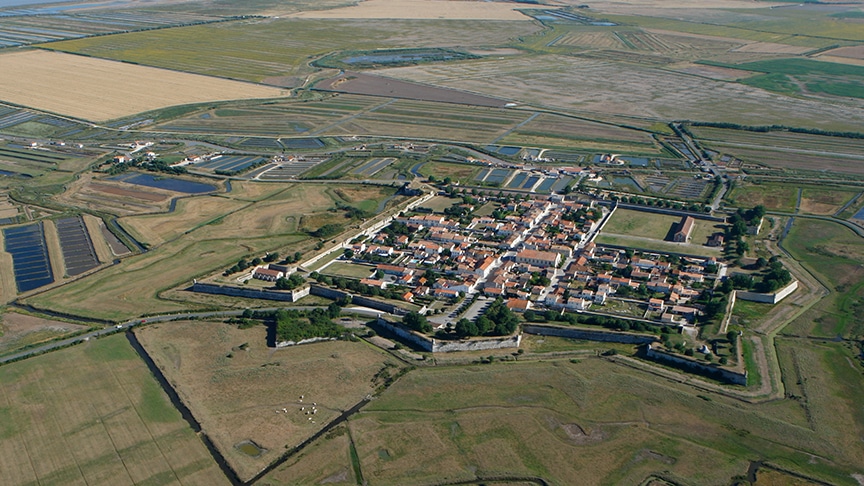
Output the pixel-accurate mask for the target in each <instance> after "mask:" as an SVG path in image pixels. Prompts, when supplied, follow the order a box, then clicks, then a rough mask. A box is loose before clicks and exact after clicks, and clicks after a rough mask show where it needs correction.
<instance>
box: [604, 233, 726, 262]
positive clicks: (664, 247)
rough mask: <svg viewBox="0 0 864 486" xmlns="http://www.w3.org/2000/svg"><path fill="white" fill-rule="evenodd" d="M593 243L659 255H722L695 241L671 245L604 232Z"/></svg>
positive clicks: (720, 252)
mask: <svg viewBox="0 0 864 486" xmlns="http://www.w3.org/2000/svg"><path fill="white" fill-rule="evenodd" d="M595 242H596V243H597V244H598V245H615V246H622V247H626V248H634V249H639V250H645V251H656V252H661V253H684V254H687V255H697V256H706V257H711V256H713V257H720V256H721V255H722V254H723V252H722V251H721V250H720V249H719V248H716V247H710V246H705V245H703V244H701V243H699V242H696V241H693V242H691V243H673V242H671V241H663V240H658V239H654V238H649V237H640V236H628V235H619V234H613V233H608V232H606V231H604V232H602V233H600V235H599V236H598V237H597V239H596V240H595Z"/></svg>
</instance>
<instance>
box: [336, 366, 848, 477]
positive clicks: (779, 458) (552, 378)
mask: <svg viewBox="0 0 864 486" xmlns="http://www.w3.org/2000/svg"><path fill="white" fill-rule="evenodd" d="M826 369H828V370H830V371H829V373H826V376H825V379H824V381H825V382H826V383H831V382H832V380H833V379H834V377H835V373H837V372H839V370H838V371H835V370H833V368H831V367H828V368H826ZM855 379H857V380H858V381H859V382H860V377H856V378H855ZM489 384H494V386H489ZM847 384H848V383H846V382H844V384H843V386H846V385H847ZM828 386H829V387H833V386H834V385H828ZM829 389H833V388H829ZM621 390H627V393H626V394H622V393H621ZM826 398H827V396H826ZM830 402H831V400H830V399H823V400H820V401H818V402H815V403H813V404H812V408H813V409H814V410H816V409H818V413H820V414H824V415H823V417H824V418H825V420H821V421H820V423H819V428H816V429H812V428H810V427H808V425H807V416H806V414H805V412H804V410H802V409H801V408H800V406H799V405H798V404H797V403H795V402H793V401H791V400H787V401H781V402H776V403H769V404H764V405H742V404H741V403H736V402H735V401H731V400H729V399H727V398H725V397H722V396H719V395H714V394H711V393H708V394H706V395H705V396H704V397H697V396H694V393H693V391H692V389H690V388H688V387H686V386H682V385H680V384H677V383H671V382H667V381H665V380H659V379H656V378H653V377H652V376H651V375H648V374H645V373H643V372H640V371H635V370H632V369H629V368H624V367H621V366H619V365H615V364H612V363H609V362H606V361H602V360H598V359H593V358H587V359H583V360H580V362H578V363H571V362H568V361H547V362H525V363H518V362H517V363H501V364H493V365H487V366H481V367H467V368H464V367H463V368H455V367H446V368H428V369H427V368H424V369H420V370H415V371H413V372H411V373H410V374H408V375H407V376H406V377H404V378H402V379H401V380H400V381H399V382H397V383H396V384H395V385H394V386H392V387H391V388H390V389H389V390H388V391H387V392H385V393H384V395H383V396H382V397H381V398H380V399H378V400H376V401H374V402H372V403H371V404H370V405H369V406H367V407H366V408H364V409H363V410H362V411H361V412H360V413H359V414H358V415H357V416H355V417H353V418H352V419H351V420H350V421H349V423H350V429H351V435H352V437H353V438H354V440H355V444H356V448H357V452H358V456H359V460H360V463H361V465H362V471H363V477H364V478H365V479H367V480H369V481H374V482H375V483H376V484H397V483H398V482H399V481H400V480H401V481H403V482H404V481H405V480H406V479H407V480H409V481H412V482H426V481H428V480H431V478H435V479H436V480H442V479H443V480H447V481H458V480H468V479H473V478H475V477H476V476H481V477H482V476H492V475H513V476H541V477H544V478H545V479H547V480H549V481H550V482H551V484H609V483H615V484H622V483H626V484H638V483H639V482H640V481H641V480H643V479H644V478H645V477H646V476H648V475H649V474H651V473H656V472H660V471H666V472H668V474H670V475H671V476H672V477H675V478H678V479H679V480H681V481H687V482H691V483H697V484H723V483H725V482H727V481H728V480H729V479H730V478H731V477H732V476H735V475H739V474H744V473H745V472H746V469H747V458H752V457H754V456H755V457H759V458H762V459H766V460H768V461H770V462H772V463H775V464H778V465H781V466H783V467H787V468H790V469H792V470H795V471H800V472H803V473H806V474H810V475H813V476H816V477H819V478H823V479H826V480H830V481H832V482H837V483H838V484H855V482H854V479H852V478H851V477H850V476H849V475H848V474H849V472H851V471H852V470H853V469H854V467H855V464H857V463H859V462H860V460H861V458H862V457H864V450H862V449H864V448H862V446H861V445H860V444H855V443H854V442H855V440H856V439H855V437H857V433H856V432H855V430H860V425H856V426H855V427H854V428H851V430H850V428H847V427H846V426H844V425H843V419H845V420H850V419H851V417H852V416H853V415H854V414H855V412H854V409H853V408H850V405H851V404H852V403H854V402H852V401H850V400H846V399H844V406H843V407H842V408H840V409H839V412H838V413H839V415H838V416H837V417H836V418H831V417H829V416H830V415H831V411H832V410H833V408H832V405H831V403H830ZM418 438H422V439H421V440H418ZM835 441H839V443H840V444H843V446H842V447H838V446H837V445H835ZM814 457H815V458H816V459H814ZM829 478H830V479H829Z"/></svg>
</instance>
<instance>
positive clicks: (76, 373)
mask: <svg viewBox="0 0 864 486" xmlns="http://www.w3.org/2000/svg"><path fill="white" fill-rule="evenodd" d="M0 384H2V388H3V393H2V395H0V397H2V399H0V400H2V401H0V416H2V417H3V420H2V425H0V451H2V455H0V468H2V470H3V483H4V484H9V485H25V484H97V483H98V484H109V483H110V484H118V485H121V484H130V485H131V484H168V483H176V484H226V485H227V484H229V483H228V481H227V480H226V479H225V476H224V475H223V474H222V472H221V471H220V470H219V468H218V466H217V465H216V463H215V462H214V461H213V459H212V458H211V456H210V454H209V453H208V452H207V449H206V448H205V447H204V445H203V443H202V442H201V440H200V439H199V438H198V437H197V436H196V435H195V433H194V432H193V431H192V429H191V428H190V427H189V425H188V424H187V423H186V422H185V421H184V420H183V419H182V418H181V417H180V413H179V412H177V410H176V409H175V408H174V407H173V406H172V405H171V403H170V401H169V400H168V397H167V396H166V395H165V393H164V392H163V391H162V390H161V388H160V387H159V385H158V384H157V383H156V380H155V379H154V378H153V376H152V375H151V374H150V372H149V371H148V370H147V367H146V366H145V364H144V363H143V362H142V361H141V360H140V359H139V357H138V355H137V354H135V352H134V351H133V350H132V347H131V346H130V345H129V343H128V342H127V341H126V338H125V337H124V336H123V335H115V336H111V337H107V338H103V339H99V340H94V341H90V342H88V343H85V344H81V345H78V346H75V347H74V348H70V349H66V350H62V351H57V352H54V353H51V354H48V355H44V356H39V357H36V358H31V359H28V360H27V361H24V362H21V363H15V364H11V365H7V366H3V367H0Z"/></svg>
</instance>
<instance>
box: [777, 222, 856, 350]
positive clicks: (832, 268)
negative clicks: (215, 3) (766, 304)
mask: <svg viewBox="0 0 864 486" xmlns="http://www.w3.org/2000/svg"><path fill="white" fill-rule="evenodd" d="M784 246H785V247H786V248H787V249H788V250H789V252H790V253H791V254H792V256H793V257H794V258H795V259H796V260H798V261H800V262H801V264H802V265H803V266H804V267H805V268H807V270H808V271H810V272H811V273H813V274H814V275H816V276H817V277H818V278H819V280H820V281H821V282H823V283H824V284H826V285H827V286H828V287H829V288H830V289H831V290H832V293H831V294H830V295H829V296H827V297H825V298H824V299H822V300H821V301H820V302H818V303H817V304H816V305H815V306H814V307H813V308H811V309H809V310H808V311H807V312H805V313H803V314H802V315H801V316H800V317H799V318H798V319H796V320H795V321H794V322H793V323H792V324H791V325H790V326H789V327H787V328H786V329H785V330H784V332H785V333H788V334H793V335H803V336H807V335H815V336H819V337H828V338H831V337H835V336H844V337H848V338H857V337H860V336H862V335H864V323H862V320H861V318H860V316H861V312H862V311H864V307H862V302H864V245H862V244H861V238H860V237H859V236H857V235H856V234H854V233H853V232H852V231H850V230H849V229H847V228H845V227H843V226H840V225H839V224H836V223H831V222H828V221H818V220H810V219H802V218H798V219H796V220H795V223H794V225H793V226H792V230H791V231H790V232H789V236H788V237H787V240H786V241H785V243H784Z"/></svg>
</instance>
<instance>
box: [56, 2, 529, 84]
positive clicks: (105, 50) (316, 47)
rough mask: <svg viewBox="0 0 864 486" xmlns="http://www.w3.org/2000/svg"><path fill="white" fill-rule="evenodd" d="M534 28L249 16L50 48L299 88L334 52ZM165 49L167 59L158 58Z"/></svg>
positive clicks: (459, 40) (442, 43)
mask: <svg viewBox="0 0 864 486" xmlns="http://www.w3.org/2000/svg"><path fill="white" fill-rule="evenodd" d="M536 30H538V27H537V26H536V25H534V24H533V23H531V22H521V21H498V22H483V23H478V22H476V21H470V20H441V21H437V22H434V23H433V22H428V21H423V20H377V19H376V20H363V19H356V20H350V19H346V20H320V19H280V18H267V19H249V20H245V21H239V22H225V23H219V24H211V25H206V26H204V25H202V26H190V27H182V28H175V29H163V30H154V31H149V32H136V33H131V34H124V35H115V36H109V37H101V38H100V37H91V38H88V39H79V40H73V41H64V42H59V43H51V44H50V47H51V49H57V50H62V51H68V52H76V53H81V54H87V55H91V56H95V57H105V58H109V59H116V60H125V61H133V62H136V63H139V64H144V65H150V66H156V67H164V68H168V69H176V70H178V71H186V72H193V73H198V74H207V75H213V76H222V77H228V78H234V79H242V80H246V81H255V82H265V83H268V82H270V83H275V84H279V85H294V86H297V85H302V84H304V82H305V81H304V78H305V76H306V75H308V74H311V73H313V72H314V71H315V69H314V68H312V67H310V66H309V64H308V62H309V60H310V59H312V58H315V57H319V56H323V55H325V54H328V53H330V52H333V51H336V50H344V49H353V50H365V49H375V48H382V47H391V48H400V47H405V46H412V47H457V46H466V45H492V46H494V45H502V44H505V43H507V42H508V39H509V38H511V37H512V36H516V35H521V34H529V33H532V32H534V31H536ZM167 51H170V52H171V55H170V56H166V55H164V53H165V52H167Z"/></svg>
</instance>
